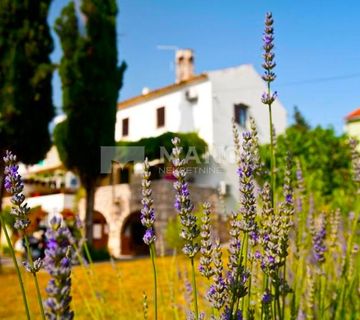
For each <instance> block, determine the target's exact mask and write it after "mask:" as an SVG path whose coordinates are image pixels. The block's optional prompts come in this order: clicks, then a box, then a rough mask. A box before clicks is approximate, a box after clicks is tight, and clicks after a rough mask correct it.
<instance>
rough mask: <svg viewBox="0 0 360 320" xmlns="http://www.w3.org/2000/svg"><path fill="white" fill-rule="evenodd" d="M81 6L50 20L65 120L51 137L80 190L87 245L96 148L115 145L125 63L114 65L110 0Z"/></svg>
mask: <svg viewBox="0 0 360 320" xmlns="http://www.w3.org/2000/svg"><path fill="white" fill-rule="evenodd" d="M80 10H81V16H80V17H78V16H77V14H76V10H75V5H74V3H73V2H70V3H69V4H68V5H67V6H66V7H65V8H64V9H63V10H62V13H61V16H60V17H59V18H58V19H57V20H56V24H55V30H56V32H57V34H58V35H59V37H60V41H61V46H62V49H63V57H62V59H61V63H60V69H59V73H60V77H61V81H62V90H63V110H64V112H65V114H66V119H65V120H64V121H63V122H61V123H59V124H58V125H57V126H56V128H55V130H54V141H55V144H56V146H57V148H58V151H59V154H60V158H61V160H62V161H63V163H64V164H65V166H66V167H67V168H68V169H70V170H74V171H75V172H77V174H78V175H79V177H80V180H81V182H82V184H83V186H84V188H85V191H86V237H87V239H88V241H89V242H90V243H91V242H92V240H93V233H92V223H93V209H94V198H95V190H96V187H97V185H98V182H99V179H100V177H101V175H100V147H101V146H110V145H114V143H115V141H114V132H115V120H116V103H117V99H118V93H119V90H120V88H121V87H122V79H123V73H124V71H125V69H126V65H125V63H122V64H121V65H120V66H118V60H117V44H116V15H117V6H116V2H115V0H83V1H82V4H81V8H80ZM80 19H81V21H80ZM82 23H83V24H84V25H81V24H82ZM83 27H84V28H83Z"/></svg>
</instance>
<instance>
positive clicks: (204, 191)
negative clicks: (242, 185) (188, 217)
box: [79, 176, 218, 258]
mask: <svg viewBox="0 0 360 320" xmlns="http://www.w3.org/2000/svg"><path fill="white" fill-rule="evenodd" d="M152 189H153V198H154V208H155V210H156V224H155V232H156V235H157V237H158V238H159V239H161V238H162V239H163V238H164V232H165V229H166V225H167V223H168V221H169V218H171V217H174V216H175V214H176V212H175V209H174V190H173V181H169V180H166V179H161V180H155V181H153V182H152ZM190 192H191V198H192V200H193V202H194V204H196V205H197V204H200V203H201V202H203V201H210V202H211V203H213V204H214V207H215V208H217V207H218V204H217V203H218V200H217V199H218V197H217V192H216V190H215V189H212V188H207V187H200V186H196V185H194V184H190ZM95 210H96V211H98V212H100V213H101V214H102V215H103V216H104V217H105V219H106V221H107V224H108V236H109V242H108V248H109V251H110V254H111V255H112V256H114V257H115V258H120V257H121V256H123V255H124V252H123V251H124V243H122V240H123V241H125V239H126V236H124V232H126V230H125V228H126V225H127V223H128V221H129V219H132V220H133V221H135V222H136V223H138V222H139V221H140V210H141V177H139V176H138V177H134V178H133V179H132V182H131V183H130V184H116V185H108V186H102V187H99V188H98V189H97V191H96V194H95ZM215 210H216V209H215ZM79 213H80V216H81V218H82V219H84V217H85V200H84V199H82V200H81V201H80V203H79ZM134 219H135V220H134ZM130 232H131V230H130ZM124 237H125V238H124ZM160 243H161V242H160V241H158V242H157V245H160ZM139 245H140V244H139ZM165 249H166V243H165ZM126 254H128V253H126ZM126 254H125V255H126ZM134 254H136V252H134Z"/></svg>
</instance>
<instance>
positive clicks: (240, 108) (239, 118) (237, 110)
mask: <svg viewBox="0 0 360 320" xmlns="http://www.w3.org/2000/svg"><path fill="white" fill-rule="evenodd" d="M247 109H248V107H247V106H246V105H244V104H241V103H240V104H235V105H234V119H235V122H236V123H237V124H238V125H240V126H242V127H245V126H246V120H247Z"/></svg>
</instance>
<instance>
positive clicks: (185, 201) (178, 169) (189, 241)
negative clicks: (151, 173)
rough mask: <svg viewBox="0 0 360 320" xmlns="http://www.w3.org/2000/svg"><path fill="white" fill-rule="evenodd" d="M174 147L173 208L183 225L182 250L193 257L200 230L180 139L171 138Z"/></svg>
mask: <svg viewBox="0 0 360 320" xmlns="http://www.w3.org/2000/svg"><path fill="white" fill-rule="evenodd" d="M171 142H172V144H173V145H174V148H173V150H172V155H173V166H174V172H173V175H174V177H175V178H176V180H177V181H176V182H175V183H174V189H175V191H176V195H175V209H176V211H177V212H178V213H179V216H180V222H181V224H182V226H183V228H182V230H181V234H180V236H181V237H182V238H183V239H184V240H185V245H184V248H183V252H184V254H185V255H187V256H188V257H189V258H193V257H194V256H195V255H196V253H197V252H198V251H199V246H198V244H196V243H195V242H194V241H195V239H196V238H197V237H198V236H199V234H200V230H199V227H198V226H197V224H196V217H195V216H194V215H193V213H192V212H193V210H194V205H193V203H192V202H191V200H190V192H189V185H188V183H187V182H186V181H185V179H186V170H185V168H184V165H185V164H186V162H185V160H184V159H180V154H181V151H182V148H181V147H180V139H179V138H177V137H176V138H174V139H172V141H171Z"/></svg>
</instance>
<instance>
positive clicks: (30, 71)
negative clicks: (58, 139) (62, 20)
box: [0, 0, 54, 209]
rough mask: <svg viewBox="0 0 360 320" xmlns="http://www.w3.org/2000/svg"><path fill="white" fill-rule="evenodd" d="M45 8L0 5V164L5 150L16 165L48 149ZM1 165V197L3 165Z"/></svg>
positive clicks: (6, 0)
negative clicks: (13, 156)
mask: <svg viewBox="0 0 360 320" xmlns="http://www.w3.org/2000/svg"><path fill="white" fill-rule="evenodd" d="M50 3H51V0H31V1H22V0H1V1H0V156H1V159H2V155H3V154H4V151H5V150H6V149H10V150H12V151H13V152H14V153H15V154H16V155H17V156H18V159H19V160H20V161H21V162H23V163H26V164H34V163H37V162H38V161H40V160H41V159H43V158H44V156H45V154H46V152H47V151H48V150H49V148H50V146H51V139H50V134H49V130H48V127H49V122H50V121H51V120H52V118H53V116H54V107H53V103H52V87H51V78H52V72H53V65H52V64H51V62H50V58H49V55H50V53H51V52H52V51H53V41H52V38H51V35H50V30H49V26H48V23H47V18H48V13H49V7H50ZM0 163H1V165H0V176H1V181H0V183H1V194H0V195H1V196H2V192H3V191H2V190H3V183H2V178H3V174H2V172H3V161H0ZM0 202H1V201H0ZM0 206H1V205H0ZM0 209H1V208H0Z"/></svg>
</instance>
